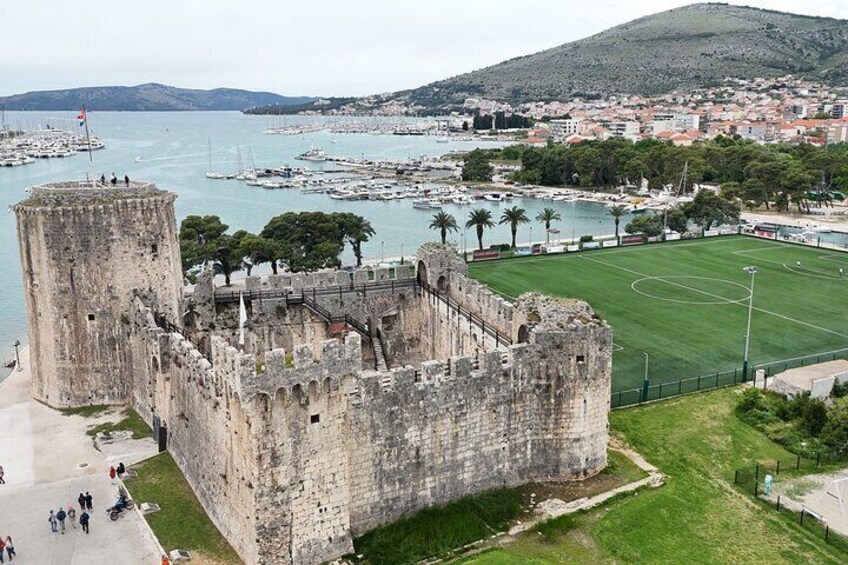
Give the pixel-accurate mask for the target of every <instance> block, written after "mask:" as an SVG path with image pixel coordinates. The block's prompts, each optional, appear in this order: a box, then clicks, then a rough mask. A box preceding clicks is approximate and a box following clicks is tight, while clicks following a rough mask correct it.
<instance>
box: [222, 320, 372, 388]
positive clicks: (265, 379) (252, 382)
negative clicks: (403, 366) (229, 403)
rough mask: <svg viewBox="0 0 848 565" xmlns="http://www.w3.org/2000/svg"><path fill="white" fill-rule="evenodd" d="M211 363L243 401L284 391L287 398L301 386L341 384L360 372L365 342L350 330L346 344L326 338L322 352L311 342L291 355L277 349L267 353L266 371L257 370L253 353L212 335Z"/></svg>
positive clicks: (281, 349)
mask: <svg viewBox="0 0 848 565" xmlns="http://www.w3.org/2000/svg"><path fill="white" fill-rule="evenodd" d="M212 364H213V366H214V367H215V374H216V378H220V379H221V380H223V381H225V382H227V384H229V385H230V386H231V387H232V390H234V391H235V392H237V393H238V395H239V397H241V399H242V400H243V401H247V400H250V399H251V398H252V397H254V396H256V395H258V394H263V395H265V396H268V397H270V398H274V397H276V396H277V395H279V394H281V393H282V394H283V395H284V396H287V397H288V396H290V395H291V394H292V392H293V391H294V390H295V389H296V388H298V387H299V388H301V389H306V388H308V387H309V385H310V384H311V383H321V384H322V385H323V383H324V382H325V381H326V380H327V379H330V380H331V381H332V382H335V383H336V384H337V385H338V383H340V382H341V380H342V379H343V378H344V377H346V376H355V375H356V374H358V373H359V371H361V369H362V343H361V339H360V337H359V335H358V334H354V333H351V334H348V335H347V336H346V337H345V341H344V343H341V342H340V341H339V340H337V339H328V340H325V341H324V342H323V343H322V348H321V353H320V355H315V354H314V353H313V351H312V348H311V347H309V346H308V345H303V346H300V347H297V348H295V350H294V352H293V354H292V355H288V354H287V353H286V350H285V349H283V348H278V349H274V350H271V351H269V352H267V353H266V354H265V365H264V370H261V371H257V365H256V357H255V356H254V355H252V354H249V353H243V352H240V351H238V350H237V349H236V348H235V347H233V346H231V345H230V344H229V343H227V342H226V340H224V339H223V338H221V337H218V336H213V337H212ZM337 387H338V386H336V387H335V388H337Z"/></svg>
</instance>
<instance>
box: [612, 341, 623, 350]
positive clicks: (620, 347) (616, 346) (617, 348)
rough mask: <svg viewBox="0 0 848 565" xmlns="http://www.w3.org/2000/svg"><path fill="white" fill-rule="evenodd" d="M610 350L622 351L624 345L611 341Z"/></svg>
mask: <svg viewBox="0 0 848 565" xmlns="http://www.w3.org/2000/svg"><path fill="white" fill-rule="evenodd" d="M612 350H613V351H624V346H622V345H619V344H617V343H615V342H613V343H612Z"/></svg>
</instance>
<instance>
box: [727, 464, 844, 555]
mask: <svg viewBox="0 0 848 565" xmlns="http://www.w3.org/2000/svg"><path fill="white" fill-rule="evenodd" d="M809 455H810V456H809V457H804V456H801V455H796V456H794V457H787V458H785V459H777V460H774V461H767V462H764V463H755V464H754V465H753V466H749V467H746V468H743V469H737V470H736V471H734V474H733V484H734V486H735V487H736V488H737V489H739V490H740V491H742V492H744V493H746V494H748V495H750V496H752V497H753V498H754V499H755V500H756V501H757V502H758V503H759V504H760V505H761V506H762V507H764V508H766V509H768V510H773V511H776V512H777V513H779V514H781V515H783V516H785V517H786V518H788V519H790V520H792V521H794V522H796V523H798V524H799V525H800V526H801V527H803V528H804V529H805V530H807V531H809V532H811V533H813V534H814V535H815V536H816V537H819V538H821V539H823V540H824V541H825V543H827V544H828V545H832V546H834V547H837V548H839V549H840V550H841V551H844V552H846V553H848V535H846V534H848V532H846V533H839V532H836V531H834V530H832V529H831V527H830V525H829V524H828V522H827V518H826V517H825V516H823V515H821V514H820V513H818V512H816V511H815V510H812V509H810V508H807V507H806V506H805V505H804V504H803V503H801V502H798V501H796V500H794V499H792V498H789V497H787V496H785V495H781V494H777V493H774V492H772V491H771V484H772V481H774V480H776V479H777V478H779V477H790V478H791V477H800V476H803V475H806V474H810V473H814V472H817V471H820V470H821V466H822V465H825V464H826V463H831V462H835V461H845V456H844V455H843V456H840V455H838V454H836V453H814V454H809ZM766 477H770V479H767V478H766ZM767 483H768V484H767ZM846 502H848V501H846Z"/></svg>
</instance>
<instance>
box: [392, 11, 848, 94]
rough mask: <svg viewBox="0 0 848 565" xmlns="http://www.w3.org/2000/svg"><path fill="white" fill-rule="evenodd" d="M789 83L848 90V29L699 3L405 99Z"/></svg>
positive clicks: (833, 22) (837, 23) (826, 21)
mask: <svg viewBox="0 0 848 565" xmlns="http://www.w3.org/2000/svg"><path fill="white" fill-rule="evenodd" d="M785 74H794V75H796V76H804V77H807V78H810V79H815V80H819V81H822V82H825V83H828V84H833V85H844V84H848V20H837V19H832V18H817V17H809V16H799V15H795V14H788V13H784V12H776V11H771V10H761V9H757V8H748V7H742V6H728V5H726V4H693V5H690V6H685V7H683V8H678V9H675V10H670V11H667V12H661V13H659V14H654V15H651V16H647V17H644V18H639V19H637V20H634V21H632V22H628V23H626V24H622V25H620V26H617V27H614V28H611V29H609V30H606V31H604V32H601V33H599V34H597V35H593V36H591V37H587V38H585V39H581V40H579V41H574V42H571V43H566V44H565V45H561V46H559V47H554V48H553V49H548V50H546V51H541V52H539V53H534V54H532V55H527V56H523V57H517V58H515V59H510V60H509V61H505V62H503V63H500V64H497V65H494V66H491V67H488V68H485V69H480V70H477V71H474V72H471V73H467V74H464V75H459V76H456V77H453V78H449V79H447V80H442V81H439V82H435V83H432V84H429V85H426V86H423V87H420V88H417V89H415V90H411V91H405V92H402V93H398V95H400V96H403V97H407V96H408V97H409V99H410V100H412V101H415V102H418V103H421V104H424V105H427V106H435V105H442V104H451V103H457V102H462V100H463V99H465V98H468V97H483V98H490V99H496V100H504V101H512V102H521V101H530V100H552V99H560V100H561V99H564V98H568V97H572V96H575V95H581V94H612V93H631V94H643V95H655V94H662V93H666V92H670V91H672V90H676V89H684V88H692V87H698V86H709V85H712V84H715V83H717V82H719V81H721V80H722V79H724V78H726V77H737V78H754V77H777V76H781V75H785Z"/></svg>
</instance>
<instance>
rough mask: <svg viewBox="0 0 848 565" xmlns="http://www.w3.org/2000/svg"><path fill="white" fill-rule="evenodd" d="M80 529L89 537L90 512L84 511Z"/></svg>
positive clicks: (81, 516) (81, 515)
mask: <svg viewBox="0 0 848 565" xmlns="http://www.w3.org/2000/svg"><path fill="white" fill-rule="evenodd" d="M80 527H81V528H82V531H84V532H85V533H86V535H88V512H86V511H85V510H83V511H82V514H80Z"/></svg>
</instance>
